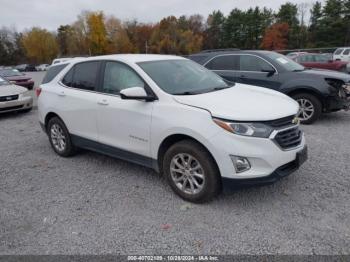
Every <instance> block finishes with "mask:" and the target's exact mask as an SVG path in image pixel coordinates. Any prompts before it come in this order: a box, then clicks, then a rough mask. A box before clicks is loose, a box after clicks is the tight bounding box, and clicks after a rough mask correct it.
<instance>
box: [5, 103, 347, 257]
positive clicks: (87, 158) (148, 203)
mask: <svg viewBox="0 0 350 262" xmlns="http://www.w3.org/2000/svg"><path fill="white" fill-rule="evenodd" d="M0 126H1V128H0V206H1V213H0V254H107V253H108V254H110V253H112V254H128V255H131V254H199V253H202V254H203V253H207V254H208V253H210V254H350V161H349V159H350V143H349V141H350V113H346V112H339V113H334V114H330V115H325V116H324V117H323V118H322V119H321V120H320V121H319V122H318V123H316V124H315V125H313V126H305V127H303V128H304V130H305V132H306V135H307V140H308V145H309V149H310V159H309V161H308V162H307V163H305V165H304V166H303V167H302V168H301V169H300V170H299V171H298V172H296V173H294V174H293V175H291V176H289V177H287V178H285V179H283V180H282V181H280V182H278V183H276V184H274V185H271V186H264V187H258V188H249V189H242V190H239V191H236V192H233V193H231V194H225V195H221V196H220V197H218V198H217V199H215V200H214V201H212V202H210V203H207V204H202V205H194V204H188V203H186V202H184V201H183V200H181V199H180V198H178V197H177V196H176V195H175V194H174V193H173V192H172V191H171V189H170V188H169V187H168V186H167V185H166V183H165V181H164V179H162V178H161V177H160V176H159V175H158V174H156V173H155V172H153V171H152V170H149V169H146V168H142V167H139V166H137V165H133V164H129V163H127V162H124V161H120V160H116V159H113V158H110V157H106V156H103V155H99V154H96V153H91V152H82V153H80V154H79V155H77V156H75V157H73V158H68V159H65V158H60V157H58V156H57V155H55V154H54V152H53V150H51V148H50V145H49V142H48V139H47V137H46V135H45V134H44V133H43V132H42V131H41V130H40V127H39V124H38V121H37V111H36V110H33V111H32V112H31V113H29V114H9V115H5V116H1V117H0Z"/></svg>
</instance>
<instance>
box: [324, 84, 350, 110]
mask: <svg viewBox="0 0 350 262" xmlns="http://www.w3.org/2000/svg"><path fill="white" fill-rule="evenodd" d="M340 94H341V95H337V96H330V97H328V99H326V106H325V111H326V112H335V111H339V110H343V109H344V110H349V109H350V84H348V86H347V87H346V88H344V89H342V90H341V93H340Z"/></svg>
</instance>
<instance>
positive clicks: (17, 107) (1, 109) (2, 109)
mask: <svg viewBox="0 0 350 262" xmlns="http://www.w3.org/2000/svg"><path fill="white" fill-rule="evenodd" d="M22 107H23V105H22V106H11V107H4V108H0V112H3V111H10V110H16V109H21V108H22Z"/></svg>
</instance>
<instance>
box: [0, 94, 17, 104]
mask: <svg viewBox="0 0 350 262" xmlns="http://www.w3.org/2000/svg"><path fill="white" fill-rule="evenodd" d="M17 99H18V95H12V96H0V102H8V101H13V100H17Z"/></svg>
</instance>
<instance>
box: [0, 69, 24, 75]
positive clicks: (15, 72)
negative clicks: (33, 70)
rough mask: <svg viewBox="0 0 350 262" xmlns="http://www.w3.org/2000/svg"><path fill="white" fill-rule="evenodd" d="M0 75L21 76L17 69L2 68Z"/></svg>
mask: <svg viewBox="0 0 350 262" xmlns="http://www.w3.org/2000/svg"><path fill="white" fill-rule="evenodd" d="M0 75H1V76H5V77H6V76H7V77H11V76H22V75H23V74H22V73H21V72H19V71H18V70H17V69H3V70H0Z"/></svg>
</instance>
